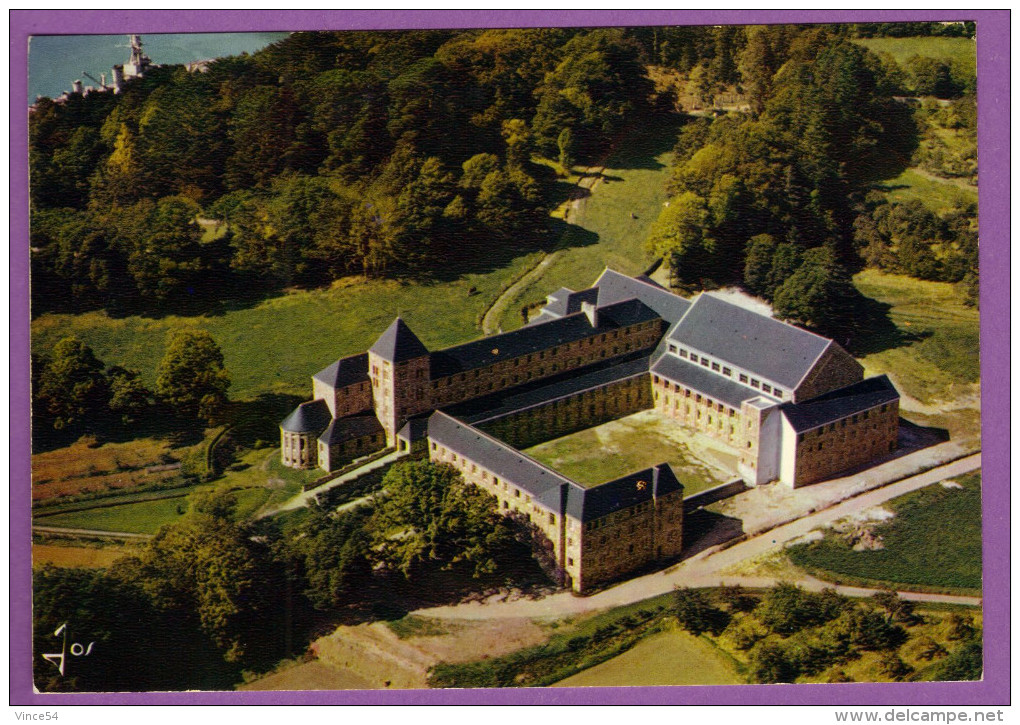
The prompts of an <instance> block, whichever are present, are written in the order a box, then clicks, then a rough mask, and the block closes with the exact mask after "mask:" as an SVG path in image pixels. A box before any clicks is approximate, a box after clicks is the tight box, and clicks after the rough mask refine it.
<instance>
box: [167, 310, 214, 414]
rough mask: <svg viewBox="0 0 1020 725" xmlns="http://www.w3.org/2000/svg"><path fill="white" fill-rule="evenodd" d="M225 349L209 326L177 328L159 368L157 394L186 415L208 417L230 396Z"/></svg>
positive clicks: (172, 332)
mask: <svg viewBox="0 0 1020 725" xmlns="http://www.w3.org/2000/svg"><path fill="white" fill-rule="evenodd" d="M229 387H230V376H229V375H228V374H227V371H226V369H225V368H224V367H223V353H222V351H221V350H220V348H219V346H218V345H217V344H216V342H215V340H213V338H212V336H211V335H210V334H209V333H208V332H206V331H205V330H173V331H171V332H170V333H169V334H168V335H167V342H166V351H165V352H164V354H163V359H162V360H161V361H160V363H159V367H158V368H157V370H156V389H155V393H156V396H157V397H158V398H159V399H160V400H161V401H162V402H163V403H165V404H166V405H168V406H169V407H170V408H171V409H172V410H173V411H174V412H175V413H176V414H177V415H178V416H180V417H181V418H183V419H194V418H203V419H208V418H209V417H210V416H212V415H214V414H215V413H216V411H217V410H218V409H219V408H220V407H221V406H222V405H223V404H224V403H225V402H226V400H227V389H228V388H229Z"/></svg>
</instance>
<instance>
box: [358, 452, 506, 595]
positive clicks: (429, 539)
mask: <svg viewBox="0 0 1020 725" xmlns="http://www.w3.org/2000/svg"><path fill="white" fill-rule="evenodd" d="M383 485H384V487H385V492H386V493H385V495H384V496H383V497H382V499H381V500H380V501H379V504H378V506H377V508H376V510H375V513H374V514H373V516H372V519H371V521H370V522H369V525H368V529H369V533H370V535H371V537H372V550H373V551H374V552H375V553H376V555H378V556H379V557H380V558H381V560H382V561H383V562H384V563H385V565H386V566H387V567H390V568H392V569H393V570H396V571H399V572H401V573H402V574H404V575H405V576H406V577H408V578H413V577H415V576H416V575H417V574H419V573H421V572H422V571H423V570H425V569H427V568H429V567H442V568H451V567H458V566H459V567H464V568H466V569H467V570H468V571H469V572H471V574H472V575H473V576H481V575H483V574H489V573H492V572H494V571H496V570H497V569H498V567H499V559H500V554H501V553H502V551H503V550H505V549H506V547H507V546H508V545H509V544H510V543H511V542H513V540H514V536H513V531H512V529H511V526H510V524H509V523H508V522H507V520H506V519H505V518H504V517H502V516H500V515H499V514H498V513H496V511H495V507H494V506H493V500H492V497H491V496H489V495H488V494H487V493H485V492H484V491H482V490H481V489H479V488H478V487H476V486H471V485H469V484H466V483H465V482H464V481H463V479H462V478H461V477H460V474H458V473H457V471H456V470H455V469H453V468H451V467H449V466H444V465H436V464H432V463H427V462H422V463H406V464H402V465H399V466H395V467H394V468H392V469H391V470H390V472H389V473H387V474H386V477H385V478H384V479H383Z"/></svg>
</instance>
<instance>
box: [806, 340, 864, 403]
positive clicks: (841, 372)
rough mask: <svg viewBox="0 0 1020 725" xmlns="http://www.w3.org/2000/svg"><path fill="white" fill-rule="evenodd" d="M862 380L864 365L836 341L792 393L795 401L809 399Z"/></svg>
mask: <svg viewBox="0 0 1020 725" xmlns="http://www.w3.org/2000/svg"><path fill="white" fill-rule="evenodd" d="M862 380H864V367H863V366H862V365H861V364H860V363H859V362H857V361H856V360H854V359H853V357H851V355H850V353H848V352H847V351H846V350H844V349H843V348H841V347H840V346H839V345H837V344H836V343H834V342H833V343H830V344H829V347H828V348H826V350H825V352H823V353H822V355H821V357H820V358H818V361H817V362H816V363H815V365H814V367H813V368H811V372H809V373H808V374H807V376H805V378H804V380H802V381H801V382H800V384H799V385H798V386H797V389H796V390H795V391H794V393H793V400H794V402H795V403H800V402H803V401H805V400H810V399H811V398H815V397H817V396H819V395H824V394H825V393H828V392H829V391H832V390H837V389H839V388H843V387H846V386H847V385H853V384H854V383H859V382H860V381H862Z"/></svg>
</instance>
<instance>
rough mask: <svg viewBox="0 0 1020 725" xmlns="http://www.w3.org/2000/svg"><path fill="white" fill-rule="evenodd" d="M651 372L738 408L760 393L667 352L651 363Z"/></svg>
mask: <svg viewBox="0 0 1020 725" xmlns="http://www.w3.org/2000/svg"><path fill="white" fill-rule="evenodd" d="M652 372H653V373H655V374H656V375H661V376H662V377H664V378H666V379H667V380H670V381H671V382H674V383H680V384H681V385H683V386H685V387H688V388H690V389H691V390H696V391H698V392H699V393H701V394H702V395H707V396H708V397H709V398H711V399H712V400H715V401H717V402H719V403H725V404H726V405H728V406H730V407H731V408H735V409H738V410H739V408H740V405H741V403H743V402H744V401H745V400H750V399H751V398H757V397H758V396H760V395H761V393H760V392H758V391H756V390H752V389H751V388H749V387H747V386H746V385H741V384H740V383H737V382H734V381H733V380H730V379H729V378H727V377H723V376H722V375H719V374H718V373H713V372H709V371H708V370H706V369H705V368H703V367H701V366H700V365H695V364H693V363H691V362H688V361H687V360H681V359H680V358H678V357H676V356H675V355H670V354H668V353H667V354H665V355H662V356H660V357H659V359H658V360H656V361H655V362H654V363H653V364H652Z"/></svg>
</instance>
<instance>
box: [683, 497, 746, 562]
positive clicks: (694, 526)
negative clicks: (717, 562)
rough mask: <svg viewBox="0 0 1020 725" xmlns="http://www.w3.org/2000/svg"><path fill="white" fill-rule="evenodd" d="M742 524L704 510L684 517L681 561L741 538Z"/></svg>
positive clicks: (736, 519)
mask: <svg viewBox="0 0 1020 725" xmlns="http://www.w3.org/2000/svg"><path fill="white" fill-rule="evenodd" d="M743 533H744V522H743V521H742V520H740V519H738V518H734V517H732V516H723V515H722V514H717V513H714V512H712V511H706V510H705V509H697V510H696V511H692V512H691V513H689V514H687V516H685V517H684V534H683V535H684V548H683V554H682V556H681V558H682V559H689V558H690V557H692V556H694V555H695V554H700V553H701V552H702V551H705V550H706V549H708V548H710V547H713V546H716V545H717V544H722V543H723V542H726V541H730V540H731V539H735V538H737V537H738V536H742V535H743Z"/></svg>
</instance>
